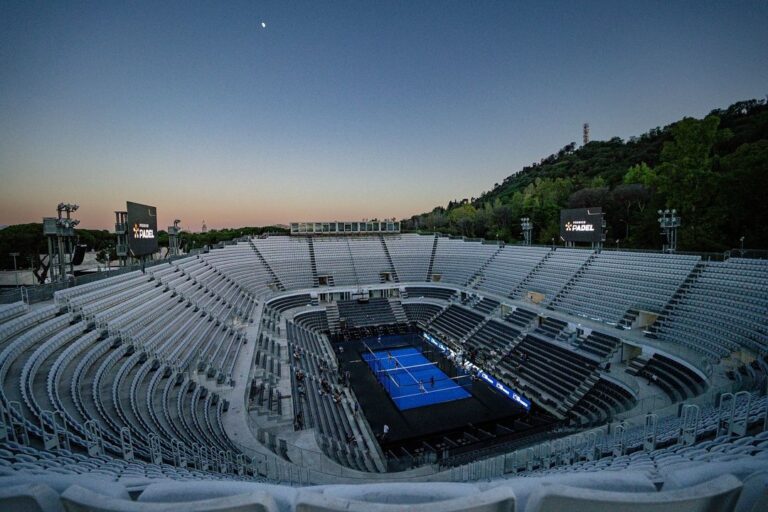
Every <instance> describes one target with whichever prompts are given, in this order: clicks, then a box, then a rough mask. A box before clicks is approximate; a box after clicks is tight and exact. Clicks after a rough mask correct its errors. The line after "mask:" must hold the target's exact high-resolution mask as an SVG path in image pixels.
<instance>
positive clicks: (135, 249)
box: [126, 201, 157, 256]
mask: <svg viewBox="0 0 768 512" xmlns="http://www.w3.org/2000/svg"><path fill="white" fill-rule="evenodd" d="M126 210H127V212H128V226H127V228H128V229H127V231H128V233H127V235H128V249H129V250H130V251H131V254H133V256H146V255H148V254H152V253H155V252H157V208H156V207H154V206H148V205H146V204H139V203H131V202H130V201H128V202H127V203H126Z"/></svg>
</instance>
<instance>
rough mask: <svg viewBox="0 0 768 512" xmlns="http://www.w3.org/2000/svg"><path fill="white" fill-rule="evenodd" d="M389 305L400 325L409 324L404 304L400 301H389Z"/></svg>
mask: <svg viewBox="0 0 768 512" xmlns="http://www.w3.org/2000/svg"><path fill="white" fill-rule="evenodd" d="M389 305H390V307H391V308H392V313H393V314H394V315H395V320H397V323H398V324H407V323H408V316H407V315H406V314H405V310H404V309H403V304H402V303H401V302H400V301H399V300H395V299H389Z"/></svg>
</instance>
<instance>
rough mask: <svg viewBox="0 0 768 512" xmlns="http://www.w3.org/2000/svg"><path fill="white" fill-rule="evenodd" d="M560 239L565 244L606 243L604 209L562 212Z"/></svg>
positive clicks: (578, 209) (579, 209)
mask: <svg viewBox="0 0 768 512" xmlns="http://www.w3.org/2000/svg"><path fill="white" fill-rule="evenodd" d="M560 238H561V239H562V240H563V241H565V242H604V241H605V235H604V231H603V209H602V208H573V209H570V210H560Z"/></svg>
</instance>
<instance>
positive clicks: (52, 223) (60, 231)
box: [43, 203, 80, 282]
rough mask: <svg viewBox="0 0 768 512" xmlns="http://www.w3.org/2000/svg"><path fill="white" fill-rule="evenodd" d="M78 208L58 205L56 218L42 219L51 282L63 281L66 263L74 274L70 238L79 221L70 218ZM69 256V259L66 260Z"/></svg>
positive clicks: (77, 206) (63, 204)
mask: <svg viewBox="0 0 768 512" xmlns="http://www.w3.org/2000/svg"><path fill="white" fill-rule="evenodd" d="M78 208H80V206H79V205H76V204H70V203H59V205H58V206H57V207H56V213H57V214H58V216H57V217H43V235H45V237H46V238H47V239H48V261H49V262H50V271H51V282H55V281H63V280H65V279H66V278H67V263H69V267H70V272H71V273H72V274H74V271H75V268H74V265H73V264H72V254H71V252H72V251H71V248H72V238H74V237H75V226H77V225H78V224H80V221H79V220H76V219H73V218H72V213H73V212H75V211H77V209H78ZM67 255H69V258H67Z"/></svg>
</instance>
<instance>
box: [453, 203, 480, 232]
mask: <svg viewBox="0 0 768 512" xmlns="http://www.w3.org/2000/svg"><path fill="white" fill-rule="evenodd" d="M476 216H477V210H476V209H475V207H474V206H472V205H471V204H469V203H463V204H462V205H461V206H459V207H458V208H454V209H453V210H451V212H450V213H449V214H448V219H449V220H450V221H451V224H453V225H454V226H455V227H456V229H457V230H458V232H459V233H460V234H461V235H462V236H473V233H474V232H473V227H474V223H475V217H476Z"/></svg>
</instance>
